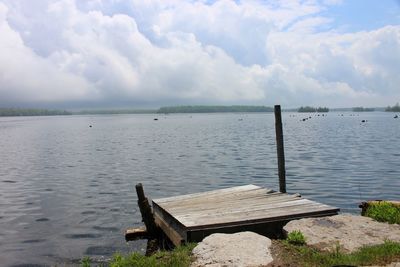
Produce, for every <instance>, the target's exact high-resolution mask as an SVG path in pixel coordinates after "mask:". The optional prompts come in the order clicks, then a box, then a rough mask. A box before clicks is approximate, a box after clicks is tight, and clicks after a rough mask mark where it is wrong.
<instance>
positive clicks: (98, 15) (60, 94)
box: [0, 0, 400, 108]
mask: <svg viewBox="0 0 400 267" xmlns="http://www.w3.org/2000/svg"><path fill="white" fill-rule="evenodd" d="M396 102H400V1H399V0H380V1H377V0H281V1H278V0H274V1H272V0H271V1H265V0H264V1H252V0H246V1H229V0H221V1H206V0H200V1H193V0H192V1H183V0H137V1H136V0H108V1H106V0H35V1H32V0H0V107H11V106H13V107H46V108H49V107H51V108H54V107H62V108H85V107H98V108H99V107H102V108H104V107H110V108H111V107H112V108H116V107H137V108H140V107H158V106H162V105H176V104H222V105H228V104H229V105H230V104H250V105H260V104H261V105H268V106H270V105H274V104H281V105H283V106H284V107H298V106H300V105H324V106H329V107H353V106H360V105H362V106H387V105H393V104H395V103H396Z"/></svg>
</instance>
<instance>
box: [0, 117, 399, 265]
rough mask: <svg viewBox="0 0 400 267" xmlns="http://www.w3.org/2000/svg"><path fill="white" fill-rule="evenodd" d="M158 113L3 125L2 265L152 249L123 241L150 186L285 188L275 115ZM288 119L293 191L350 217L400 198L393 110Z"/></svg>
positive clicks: (152, 191)
mask: <svg viewBox="0 0 400 267" xmlns="http://www.w3.org/2000/svg"><path fill="white" fill-rule="evenodd" d="M306 116H307V117H308V116H312V118H311V119H309V120H307V121H304V122H303V121H301V120H300V119H301V118H303V117H306ZM154 117H155V115H109V116H107V115H103V116H64V117H19V118H17V117H13V118H11V117H8V118H0V263H1V265H2V266H3V265H5V266H18V265H23V264H28V263H29V264H32V265H34V264H36V265H39V266H40V265H54V264H59V265H61V264H73V263H77V262H79V259H80V258H81V257H82V256H83V255H90V256H91V257H94V258H99V259H103V258H108V257H109V256H110V255H112V254H113V253H114V252H115V251H122V252H128V251H133V250H142V249H143V246H144V242H143V241H137V242H131V243H129V244H127V243H125V241H124V236H123V231H124V229H125V228H127V227H130V226H138V225H141V219H140V213H139V211H138V208H137V206H136V195H135V194H136V193H135V191H134V185H135V184H136V183H138V182H142V183H143V184H144V188H145V192H146V194H147V195H148V196H149V197H152V198H158V197H164V196H171V195H178V194H185V193H191V192H199V191H205V190H210V189H217V188H224V187H230V186H235V185H244V184H249V183H252V184H256V185H260V186H264V187H269V188H273V189H277V188H278V178H277V162H276V150H275V129H274V116H273V114H272V113H267V114H185V115H168V116H164V115H163V116H161V115H160V116H158V119H159V120H158V121H155V120H153V118H154ZM361 120H367V122H365V123H361ZM283 121H284V125H283V127H284V135H285V154H286V172H287V187H288V191H289V192H292V193H294V192H299V193H301V194H302V195H303V196H304V197H307V198H310V199H313V200H317V201H321V202H323V203H326V204H330V205H335V206H338V207H340V208H341V209H342V211H346V212H358V208H357V205H358V203H359V202H360V201H361V200H366V199H391V198H392V199H393V198H399V197H400V193H399V188H400V170H399V166H400V165H399V162H400V120H399V119H397V120H396V119H394V118H393V114H391V113H384V112H373V113H358V114H352V113H344V115H343V116H341V114H339V113H332V112H331V113H329V114H328V116H326V117H322V116H319V117H317V116H315V115H308V114H307V115H303V114H298V113H284V114H283ZM89 125H92V127H89Z"/></svg>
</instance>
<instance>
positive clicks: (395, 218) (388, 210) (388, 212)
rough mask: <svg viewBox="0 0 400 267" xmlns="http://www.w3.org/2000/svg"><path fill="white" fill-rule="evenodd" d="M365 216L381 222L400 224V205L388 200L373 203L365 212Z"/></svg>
mask: <svg viewBox="0 0 400 267" xmlns="http://www.w3.org/2000/svg"><path fill="white" fill-rule="evenodd" d="M365 216H367V217H371V218H373V219H374V220H377V221H379V222H388V223H391V224H393V223H397V224H400V207H399V206H396V205H394V204H392V203H390V202H386V201H380V202H375V203H371V204H370V205H369V206H368V208H367V210H366V212H365Z"/></svg>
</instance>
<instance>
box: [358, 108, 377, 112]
mask: <svg viewBox="0 0 400 267" xmlns="http://www.w3.org/2000/svg"><path fill="white" fill-rule="evenodd" d="M353 111H354V112H371V111H375V109H374V108H364V107H354V108H353Z"/></svg>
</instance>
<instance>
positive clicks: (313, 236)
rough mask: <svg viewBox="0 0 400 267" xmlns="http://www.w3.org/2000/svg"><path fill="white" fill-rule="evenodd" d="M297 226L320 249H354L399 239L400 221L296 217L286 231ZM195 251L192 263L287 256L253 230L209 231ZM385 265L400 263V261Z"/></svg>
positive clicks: (259, 262)
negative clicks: (395, 222)
mask: <svg viewBox="0 0 400 267" xmlns="http://www.w3.org/2000/svg"><path fill="white" fill-rule="evenodd" d="M295 230H298V231H301V233H303V235H304V237H305V239H306V244H307V245H308V246H311V247H313V248H316V249H318V250H321V251H333V250H338V249H340V250H341V251H343V252H345V253H351V252H354V251H356V250H358V249H360V248H361V247H363V246H372V245H379V244H383V243H384V242H385V241H388V240H391V241H394V242H400V225H399V224H388V223H382V222H377V221H374V220H373V219H371V218H368V217H363V216H356V215H351V214H339V215H335V216H329V217H321V218H307V219H300V220H293V221H291V222H289V223H288V224H287V225H286V226H285V227H284V232H286V233H289V232H292V231H295ZM193 255H194V257H195V259H196V260H195V261H194V262H193V263H192V265H191V266H192V267H200V266H207V267H220V266H221V267H222V266H243V267H244V266H281V265H280V258H281V257H284V255H279V251H277V249H276V248H274V240H271V239H269V238H267V237H265V236H261V235H258V234H256V233H253V232H241V233H235V234H213V235H210V236H208V237H206V238H205V239H204V240H203V241H202V242H200V243H199V244H198V245H197V246H196V247H195V248H194V250H193ZM293 266H295V265H293ZM386 266H390V267H400V262H393V263H390V264H389V265H386Z"/></svg>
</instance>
